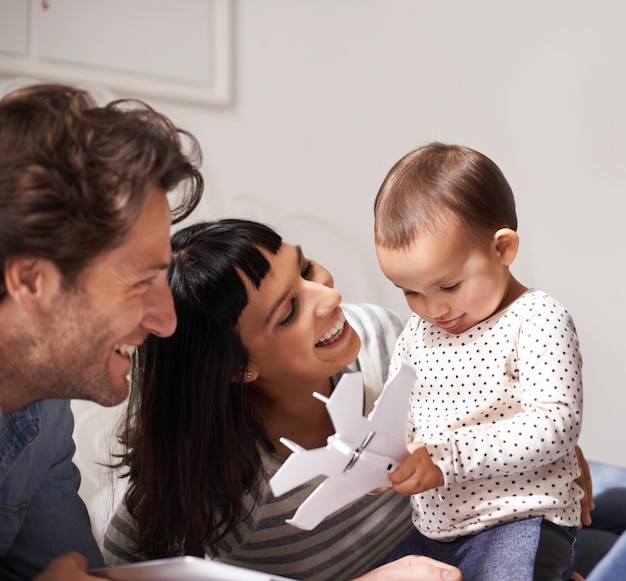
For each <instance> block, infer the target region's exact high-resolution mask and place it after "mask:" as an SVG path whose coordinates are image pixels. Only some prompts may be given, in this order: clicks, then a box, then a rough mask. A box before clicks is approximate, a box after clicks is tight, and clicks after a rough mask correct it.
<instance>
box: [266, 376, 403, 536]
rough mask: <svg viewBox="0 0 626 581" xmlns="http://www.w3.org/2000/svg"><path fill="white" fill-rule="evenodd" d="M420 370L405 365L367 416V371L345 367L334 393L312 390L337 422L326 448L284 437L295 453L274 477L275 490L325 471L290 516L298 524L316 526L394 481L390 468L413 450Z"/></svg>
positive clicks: (308, 527) (276, 493)
mask: <svg viewBox="0 0 626 581" xmlns="http://www.w3.org/2000/svg"><path fill="white" fill-rule="evenodd" d="M414 381H415V372H414V371H413V369H412V368H411V367H409V366H408V365H404V364H403V365H402V366H401V367H400V369H398V371H397V372H396V374H395V375H394V376H393V377H391V378H390V379H389V380H388V381H387V383H386V384H385V386H384V387H383V390H382V392H381V394H380V396H379V397H378V399H377V400H376V403H375V404H374V409H373V410H372V412H371V413H370V415H369V416H368V417H367V418H365V417H363V415H362V414H361V410H362V409H363V397H364V395H363V374H362V373H361V372H360V371H359V372H355V373H346V374H345V375H344V376H343V377H342V378H341V379H340V380H339V383H337V386H336V387H335V389H334V390H333V393H332V394H331V396H330V397H329V398H328V397H325V396H323V395H320V394H319V393H317V392H316V393H314V394H313V395H314V396H315V397H316V398H317V399H319V400H321V401H323V402H325V403H326V408H327V409H328V413H329V415H330V418H331V420H332V422H333V426H334V427H335V434H333V435H332V436H330V437H329V438H328V443H327V445H326V446H325V447H324V448H314V449H312V450H306V449H304V448H302V447H301V446H299V445H298V444H296V443H295V442H292V441H291V440H288V439H287V438H281V439H280V441H281V442H282V443H283V444H285V446H287V447H288V448H289V449H290V450H292V451H293V452H294V453H293V454H291V456H289V458H287V460H286V461H285V463H284V464H283V465H282V466H281V468H280V469H279V470H278V472H276V474H274V476H273V477H272V478H271V480H270V487H271V489H272V492H273V493H274V496H280V495H281V494H284V493H285V492H287V491H289V490H291V489H293V488H295V487H296V486H300V485H301V484H304V483H305V482H308V481H309V480H311V478H315V477H316V476H319V475H324V476H326V477H327V478H326V480H324V482H322V483H321V484H320V485H319V486H318V487H317V488H316V489H315V491H314V492H313V493H312V494H311V495H310V496H309V497H308V498H307V499H306V500H305V501H304V502H303V503H302V504H301V505H300V507H299V508H298V510H297V511H296V513H295V515H294V516H293V518H291V519H287V522H288V523H291V524H293V525H295V526H297V527H298V528H301V529H304V530H312V529H314V528H315V527H316V526H317V525H318V524H319V523H320V522H322V520H324V519H325V518H326V517H327V516H328V515H329V514H331V513H333V512H335V511H336V510H338V509H340V508H341V507H342V506H345V505H346V504H348V503H350V502H352V501H353V500H356V499H357V498H359V497H361V496H363V495H364V494H367V493H368V492H370V491H371V490H374V489H375V488H382V487H388V486H390V482H389V479H388V478H387V474H388V473H389V472H392V471H393V470H395V469H396V468H397V467H398V466H399V465H400V463H401V462H402V461H403V460H404V459H405V458H406V457H407V456H408V455H409V452H408V450H407V447H406V445H407V437H406V433H407V430H406V425H407V414H408V409H409V394H410V392H411V387H412V386H413V383H414Z"/></svg>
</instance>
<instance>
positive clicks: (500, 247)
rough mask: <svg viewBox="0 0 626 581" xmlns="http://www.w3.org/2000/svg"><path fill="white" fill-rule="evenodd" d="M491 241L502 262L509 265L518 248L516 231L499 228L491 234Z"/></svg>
mask: <svg viewBox="0 0 626 581" xmlns="http://www.w3.org/2000/svg"><path fill="white" fill-rule="evenodd" d="M493 243H494V245H495V248H496V251H497V252H498V255H499V256H500V261H501V262H502V264H504V265H505V266H510V265H511V264H512V263H513V261H514V260H515V257H516V256H517V251H518V249H519V236H518V234H517V232H516V231H515V230H511V228H500V230H498V231H497V232H496V233H495V234H494V235H493Z"/></svg>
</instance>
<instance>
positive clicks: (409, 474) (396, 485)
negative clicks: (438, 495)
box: [389, 442, 444, 496]
mask: <svg viewBox="0 0 626 581" xmlns="http://www.w3.org/2000/svg"><path fill="white" fill-rule="evenodd" d="M407 447H408V449H409V452H410V453H411V455H410V456H409V457H408V458H407V459H406V460H405V461H404V462H402V464H400V466H399V467H398V469H397V470H396V471H395V472H392V473H391V474H389V480H390V481H391V484H392V486H393V489H394V490H395V491H397V492H399V493H400V494H404V495H406V496H408V495H410V494H419V493H420V492H424V491H426V490H430V489H431V488H437V487H438V486H442V485H443V483H444V480H443V473H442V472H441V470H440V469H439V467H438V466H437V465H436V464H435V463H434V462H433V461H432V460H431V458H430V454H429V453H428V450H427V449H426V446H425V444H424V442H413V443H412V444H409V445H408V446H407Z"/></svg>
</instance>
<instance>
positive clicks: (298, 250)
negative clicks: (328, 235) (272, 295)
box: [263, 244, 304, 328]
mask: <svg viewBox="0 0 626 581" xmlns="http://www.w3.org/2000/svg"><path fill="white" fill-rule="evenodd" d="M296 260H297V265H298V270H300V265H301V264H302V262H303V260H304V254H303V253H302V247H301V246H300V245H299V244H298V245H297V246H296ZM290 292H291V289H287V290H286V291H285V292H284V293H283V294H282V295H280V296H279V297H278V300H276V302H275V303H274V304H273V305H272V308H271V309H270V310H269V313H267V317H265V320H264V321H263V328H265V327H267V325H268V323H269V322H270V320H271V318H272V317H273V316H274V314H275V313H276V311H277V310H278V309H279V308H280V305H282V304H283V303H284V302H285V300H286V299H287V296H288V295H289V293H290Z"/></svg>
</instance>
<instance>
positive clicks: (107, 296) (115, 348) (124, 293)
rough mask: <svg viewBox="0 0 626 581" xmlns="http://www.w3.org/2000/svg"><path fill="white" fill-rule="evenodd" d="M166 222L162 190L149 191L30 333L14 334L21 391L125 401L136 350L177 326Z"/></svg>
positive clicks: (106, 401) (104, 402)
mask: <svg viewBox="0 0 626 581" xmlns="http://www.w3.org/2000/svg"><path fill="white" fill-rule="evenodd" d="M170 225H171V217H170V209H169V205H168V201H167V197H166V196H165V193H164V192H163V191H162V190H158V189H155V190H152V191H151V192H150V193H149V194H148V197H147V198H146V202H145V204H144V208H143V210H142V212H141V214H140V216H139V218H138V220H137V222H136V223H135V225H134V226H133V228H132V229H131V230H130V231H129V232H128V234H127V235H126V237H125V239H124V241H123V243H122V244H121V245H120V246H118V247H117V248H115V249H114V250H111V251H110V252H107V253H105V254H103V255H102V256H100V257H98V258H96V259H95V260H94V261H93V262H92V263H91V264H90V265H89V266H88V267H87V268H86V269H85V270H84V271H83V272H82V273H81V274H80V276H79V278H78V280H77V282H76V286H75V287H74V288H73V289H71V290H62V289H60V290H59V291H58V292H57V293H56V296H55V297H54V298H53V300H52V301H51V302H50V308H48V309H47V310H46V311H45V312H41V313H39V315H38V317H37V320H36V321H35V322H34V325H33V328H34V329H35V330H36V332H35V333H33V332H28V331H27V332H23V333H20V331H19V330H18V331H16V333H15V335H16V337H15V338H16V342H17V343H18V344H19V349H20V352H21V353H22V355H24V357H23V358H22V361H23V362H24V363H25V366H27V367H28V370H23V375H24V377H23V380H22V381H23V383H22V386H23V388H24V389H28V388H30V389H32V390H34V394H36V395H38V396H39V397H37V399H39V398H40V397H41V393H42V392H43V393H44V394H45V395H43V397H63V398H78V399H88V400H92V401H95V402H97V403H100V404H102V405H106V406H112V405H116V404H118V403H121V402H122V401H123V400H124V399H125V398H126V396H127V395H128V382H127V379H126V376H127V374H128V372H129V371H130V368H131V358H130V354H131V353H132V351H133V350H134V348H135V347H136V346H137V345H140V344H141V343H142V342H143V341H144V339H145V338H146V336H147V335H148V334H150V333H152V334H154V335H157V336H160V337H166V336H169V335H171V334H172V333H173V332H174V330H175V328H176V315H175V312H174V304H173V300H172V295H171V292H170V289H169V286H168V284H167V268H168V266H169V264H170V261H171V247H170V236H169V233H170ZM24 383H26V385H24Z"/></svg>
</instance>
